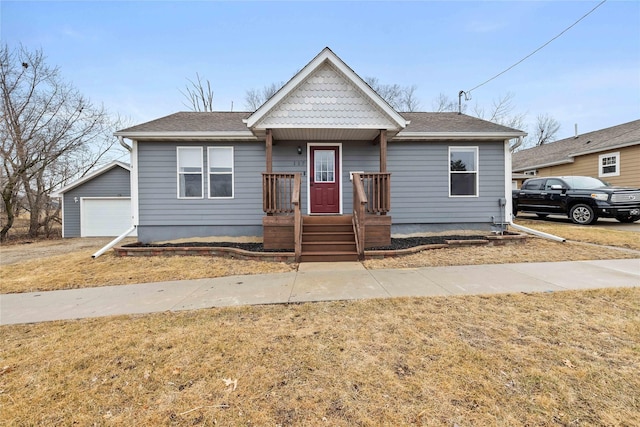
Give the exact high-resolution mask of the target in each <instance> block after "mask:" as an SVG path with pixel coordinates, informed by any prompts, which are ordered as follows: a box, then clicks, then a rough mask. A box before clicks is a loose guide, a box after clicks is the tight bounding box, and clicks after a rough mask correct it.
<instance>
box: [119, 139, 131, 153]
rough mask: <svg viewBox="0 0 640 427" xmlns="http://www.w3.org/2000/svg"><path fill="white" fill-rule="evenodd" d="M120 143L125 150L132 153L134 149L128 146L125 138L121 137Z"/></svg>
mask: <svg viewBox="0 0 640 427" xmlns="http://www.w3.org/2000/svg"><path fill="white" fill-rule="evenodd" d="M118 142H119V143H120V145H122V146H123V147H124V148H126V149H127V151H128V152H131V151H132V148H131V146H130V145H129V144H127V143H126V142H124V138H123V137H121V136H118Z"/></svg>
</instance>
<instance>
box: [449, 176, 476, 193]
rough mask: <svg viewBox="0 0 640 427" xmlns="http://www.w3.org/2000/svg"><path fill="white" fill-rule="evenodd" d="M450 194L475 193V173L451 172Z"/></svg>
mask: <svg viewBox="0 0 640 427" xmlns="http://www.w3.org/2000/svg"><path fill="white" fill-rule="evenodd" d="M451 195H452V196H475V195H476V174H475V173H452V174H451Z"/></svg>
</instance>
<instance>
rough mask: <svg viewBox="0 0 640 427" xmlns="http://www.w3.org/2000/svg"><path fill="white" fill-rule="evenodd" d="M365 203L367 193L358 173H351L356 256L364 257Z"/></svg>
mask: <svg viewBox="0 0 640 427" xmlns="http://www.w3.org/2000/svg"><path fill="white" fill-rule="evenodd" d="M366 204H367V194H366V193H365V191H364V185H363V183H362V178H361V175H360V174H359V173H354V174H353V231H354V234H355V235H356V250H357V251H358V258H360V259H364V236H365V234H364V227H365V215H366V213H365V205H366Z"/></svg>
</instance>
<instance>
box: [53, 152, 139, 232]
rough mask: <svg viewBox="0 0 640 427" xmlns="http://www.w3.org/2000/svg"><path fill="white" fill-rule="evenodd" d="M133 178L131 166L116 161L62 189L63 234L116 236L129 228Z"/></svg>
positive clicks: (60, 194)
mask: <svg viewBox="0 0 640 427" xmlns="http://www.w3.org/2000/svg"><path fill="white" fill-rule="evenodd" d="M130 181H131V180H130V168H129V166H128V165H126V164H124V163H121V162H118V161H116V162H113V163H110V164H108V165H107V166H105V167H103V168H101V169H99V170H97V171H95V172H94V173H92V174H90V175H87V176H85V177H83V178H81V179H79V180H78V181H75V182H74V183H72V184H70V185H68V186H66V187H64V188H62V189H61V190H60V191H58V195H59V196H60V197H61V198H62V237H115V236H119V235H120V234H122V233H124V232H125V231H127V229H129V228H130V227H131V184H130ZM131 235H132V236H135V233H132V234H131Z"/></svg>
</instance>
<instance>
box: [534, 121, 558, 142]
mask: <svg viewBox="0 0 640 427" xmlns="http://www.w3.org/2000/svg"><path fill="white" fill-rule="evenodd" d="M559 130H560V123H559V122H558V121H557V120H556V119H554V118H553V117H551V116H550V115H549V114H538V117H537V119H536V129H535V132H533V135H531V137H532V138H533V139H534V141H533V142H534V144H535V146H539V145H544V144H547V143H549V142H553V141H555V140H556V135H557V133H558V131H559Z"/></svg>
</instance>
